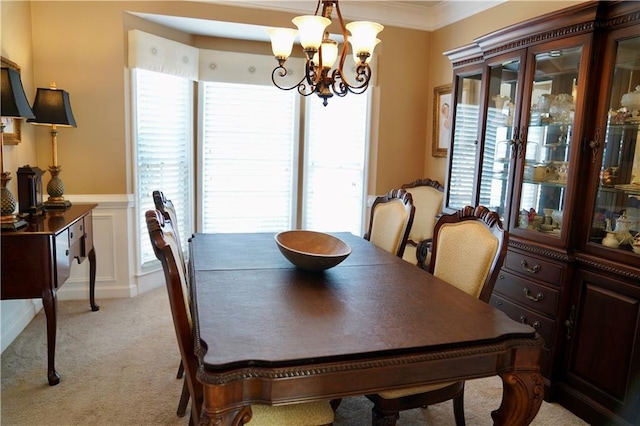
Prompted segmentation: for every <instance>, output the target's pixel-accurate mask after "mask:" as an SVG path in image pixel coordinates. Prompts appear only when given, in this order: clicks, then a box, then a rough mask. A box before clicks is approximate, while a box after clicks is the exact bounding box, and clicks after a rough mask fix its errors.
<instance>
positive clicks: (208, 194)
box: [132, 69, 372, 266]
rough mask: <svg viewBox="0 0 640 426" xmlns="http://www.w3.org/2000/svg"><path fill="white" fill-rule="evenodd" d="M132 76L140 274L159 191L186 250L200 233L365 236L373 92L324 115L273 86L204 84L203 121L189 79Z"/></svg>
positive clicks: (335, 102) (312, 100) (336, 101)
mask: <svg viewBox="0 0 640 426" xmlns="http://www.w3.org/2000/svg"><path fill="white" fill-rule="evenodd" d="M132 77H133V78H132V82H133V92H134V106H133V108H132V111H133V113H134V120H133V121H134V138H133V139H134V143H135V149H134V159H135V163H136V165H135V168H136V169H135V175H136V177H135V185H136V189H135V191H136V201H137V203H136V204H137V210H136V213H137V222H138V235H139V241H140V243H139V246H140V248H139V253H140V265H142V266H144V265H145V264H148V263H149V262H155V255H154V253H153V250H152V247H151V244H150V243H149V236H148V231H147V227H146V221H145V218H144V214H145V212H146V211H147V210H149V209H153V208H154V204H153V197H152V193H153V191H154V190H161V191H163V192H164V193H165V195H166V197H167V198H169V199H170V200H171V201H172V202H173V204H174V206H175V208H176V213H177V216H178V220H179V223H178V228H179V229H180V236H181V238H182V243H183V249H186V247H187V237H188V236H190V235H191V234H192V233H193V232H194V231H197V232H278V231H282V230H286V229H297V228H303V229H313V230H319V231H326V232H332V231H333V232H339V231H350V232H352V233H354V234H356V235H361V234H362V232H363V224H364V223H365V220H364V215H365V211H366V203H365V199H366V180H367V176H366V166H367V163H368V161H367V157H368V143H367V141H368V128H369V109H370V107H369V104H370V92H371V90H372V89H369V90H368V91H367V92H365V93H364V94H361V95H354V94H352V95H349V96H347V97H345V98H338V97H335V98H333V99H332V100H331V102H330V103H329V105H328V106H327V107H324V106H323V105H322V102H321V100H320V99H318V97H316V96H309V97H308V98H303V97H301V96H300V95H299V94H298V93H297V92H296V91H283V90H280V89H278V88H276V87H274V86H272V85H271V84H269V85H264V84H245V83H235V82H213V81H200V82H198V83H197V84H198V87H199V96H198V102H197V109H198V119H197V120H196V118H195V117H194V113H193V107H194V100H193V99H194V90H193V88H194V85H193V83H192V80H191V79H190V78H185V77H179V76H174V75H166V74H161V73H157V72H154V71H148V70H144V69H134V71H132ZM196 121H197V123H198V126H197V129H198V138H197V141H198V142H197V144H196V143H195V142H194V139H195V138H194V129H196V125H195V123H196ZM196 165H197V166H196ZM194 223H196V224H197V225H196V226H194V225H193V224H194Z"/></svg>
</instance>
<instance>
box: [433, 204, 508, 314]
mask: <svg viewBox="0 0 640 426" xmlns="http://www.w3.org/2000/svg"><path fill="white" fill-rule="evenodd" d="M508 239H509V235H508V233H507V231H505V230H504V229H503V227H502V222H501V221H500V216H499V215H498V214H497V213H496V212H492V211H490V210H489V209H487V208H486V207H484V206H477V207H471V206H467V207H464V208H462V209H460V210H458V211H457V212H455V213H453V214H446V215H442V216H440V219H439V220H438V222H437V223H436V226H435V229H434V233H433V245H432V254H431V263H430V265H429V272H431V273H432V274H433V275H435V276H437V277H439V278H442V279H443V280H444V281H446V282H448V283H449V284H452V285H454V286H456V287H458V288H459V289H461V290H463V291H465V292H467V293H469V294H471V295H473V296H476V297H478V298H479V299H480V300H482V301H484V302H488V301H489V298H490V297H491V292H492V291H493V286H494V285H495V282H496V278H497V277H498V274H499V272H500V267H501V266H502V263H503V262H504V258H505V256H506V254H507V243H508Z"/></svg>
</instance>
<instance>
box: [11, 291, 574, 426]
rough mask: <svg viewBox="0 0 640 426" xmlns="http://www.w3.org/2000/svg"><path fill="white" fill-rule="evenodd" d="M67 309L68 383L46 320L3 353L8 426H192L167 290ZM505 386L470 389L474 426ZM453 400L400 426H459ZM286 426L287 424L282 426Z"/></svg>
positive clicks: (339, 416) (61, 338) (367, 409)
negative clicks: (51, 378)
mask: <svg viewBox="0 0 640 426" xmlns="http://www.w3.org/2000/svg"><path fill="white" fill-rule="evenodd" d="M98 304H99V305H100V310H99V311H98V312H91V311H90V309H89V302H88V301H59V302H58V336H57V342H56V369H57V371H58V373H59V374H60V376H61V380H60V384H58V385H57V386H49V385H48V383H47V374H46V373H47V339H46V323H45V316H44V312H42V311H41V312H40V313H39V314H38V315H37V316H36V317H35V318H34V319H33V321H32V322H31V323H30V324H29V325H28V326H27V327H26V328H25V330H24V331H23V332H22V333H21V334H20V336H18V337H17V338H16V340H15V341H14V342H13V343H12V344H11V345H10V346H9V347H8V348H7V349H6V350H5V351H4V352H3V353H2V356H1V358H0V360H1V364H2V369H1V374H2V390H1V395H0V404H1V408H2V409H1V412H0V422H1V424H2V425H26V426H32V425H33V426H72V425H86V424H95V425H114V426H125V425H188V424H189V418H188V416H186V417H183V418H179V417H177V416H176V413H175V411H176V408H177V405H178V399H179V397H180V391H181V389H182V382H181V381H180V380H177V379H176V372H177V368H178V364H179V353H178V347H177V343H176V337H175V334H174V330H173V325H172V323H171V314H170V311H169V302H168V299H167V294H166V290H165V289H164V287H161V288H158V289H155V290H152V291H149V292H147V293H145V294H142V295H140V296H138V297H135V298H131V299H107V300H98ZM501 394H502V383H501V381H500V379H499V378H498V377H491V378H486V379H477V380H470V381H468V382H467V384H466V392H465V415H466V420H467V424H468V425H470V426H474V425H479V426H480V425H491V424H492V421H491V416H490V414H489V413H490V411H491V410H494V409H496V408H498V406H499V405H500V400H501ZM370 424H371V403H370V402H369V400H367V399H366V398H364V397H353V398H345V399H344V400H343V402H342V404H341V405H340V407H339V409H338V411H337V413H336V421H335V423H334V425H335V426H360V425H363V426H365V425H370ZM454 424H455V422H454V419H453V405H452V403H451V401H448V402H444V403H442V404H437V405H433V406H430V407H429V408H428V409H415V410H409V411H406V412H402V413H401V415H400V420H399V421H398V425H399V426H403V425H405V426H406V425H415V426H421V425H437V426H444V425H454ZM532 424H533V425H545V426H546V425H549V426H552V425H553V426H556V425H562V426H573V425H586V423H585V422H583V421H582V420H580V419H579V418H577V417H576V416H574V415H573V414H571V413H570V412H569V411H567V410H565V409H564V408H562V407H561V406H560V405H558V404H550V403H546V402H543V404H542V407H541V409H540V412H539V413H538V416H537V417H536V418H535V419H534V421H533V423H532ZM274 426H277V425H274Z"/></svg>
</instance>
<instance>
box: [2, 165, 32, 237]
mask: <svg viewBox="0 0 640 426" xmlns="http://www.w3.org/2000/svg"><path fill="white" fill-rule="evenodd" d="M10 180H11V173H9V172H2V174H1V175H0V181H1V185H2V188H1V190H0V192H1V197H0V201H1V202H2V204H1V206H0V229H3V230H9V231H17V230H18V229H20V228H22V227H24V226H27V222H26V221H25V220H24V219H20V218H18V217H17V216H16V215H15V214H14V213H13V212H14V210H15V209H16V199H15V197H14V196H13V194H12V193H11V191H9V188H7V182H9V181H10Z"/></svg>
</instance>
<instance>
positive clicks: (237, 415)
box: [200, 405, 252, 426]
mask: <svg viewBox="0 0 640 426" xmlns="http://www.w3.org/2000/svg"><path fill="white" fill-rule="evenodd" d="M251 416H252V412H251V407H250V406H248V405H245V406H244V407H238V408H235V409H232V410H229V411H225V412H222V413H218V414H211V413H208V412H207V410H206V408H203V410H202V415H201V416H200V426H242V425H244V424H245V423H248V422H249V420H251Z"/></svg>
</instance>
